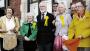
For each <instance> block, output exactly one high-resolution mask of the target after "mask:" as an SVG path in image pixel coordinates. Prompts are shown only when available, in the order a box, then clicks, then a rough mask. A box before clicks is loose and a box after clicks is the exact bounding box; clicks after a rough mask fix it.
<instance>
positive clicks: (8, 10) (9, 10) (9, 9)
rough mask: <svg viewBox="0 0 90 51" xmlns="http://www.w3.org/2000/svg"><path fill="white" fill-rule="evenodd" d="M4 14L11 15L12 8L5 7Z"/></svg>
mask: <svg viewBox="0 0 90 51" xmlns="http://www.w3.org/2000/svg"><path fill="white" fill-rule="evenodd" d="M6 14H7V15H10V16H11V15H12V14H13V11H12V9H11V8H7V9H6Z"/></svg>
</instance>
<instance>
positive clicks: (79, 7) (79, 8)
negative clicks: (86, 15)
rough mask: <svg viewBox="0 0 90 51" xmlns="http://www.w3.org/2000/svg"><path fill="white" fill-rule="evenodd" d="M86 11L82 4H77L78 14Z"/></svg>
mask: <svg viewBox="0 0 90 51" xmlns="http://www.w3.org/2000/svg"><path fill="white" fill-rule="evenodd" d="M84 10H85V8H84V6H83V4H82V3H81V2H78V3H76V11H77V13H82V12H83V11H84Z"/></svg>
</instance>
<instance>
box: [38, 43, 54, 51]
mask: <svg viewBox="0 0 90 51" xmlns="http://www.w3.org/2000/svg"><path fill="white" fill-rule="evenodd" d="M38 49H39V51H52V50H53V43H47V44H38Z"/></svg>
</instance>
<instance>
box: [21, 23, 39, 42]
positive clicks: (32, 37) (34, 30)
mask: <svg viewBox="0 0 90 51" xmlns="http://www.w3.org/2000/svg"><path fill="white" fill-rule="evenodd" d="M30 27H31V33H32V34H31V35H30V36H29V39H30V41H35V40H36V36H37V26H36V22H33V23H32V25H31V26H30ZM28 29H29V25H28V23H27V22H24V23H23V25H22V26H21V28H20V34H21V35H22V36H25V35H26V34H28Z"/></svg>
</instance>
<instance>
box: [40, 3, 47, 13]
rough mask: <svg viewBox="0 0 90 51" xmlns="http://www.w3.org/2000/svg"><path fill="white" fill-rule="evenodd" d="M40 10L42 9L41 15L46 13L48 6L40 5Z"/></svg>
mask: <svg viewBox="0 0 90 51" xmlns="http://www.w3.org/2000/svg"><path fill="white" fill-rule="evenodd" d="M39 9H40V12H41V13H44V12H45V11H46V5H44V4H40V5H39Z"/></svg>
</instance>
